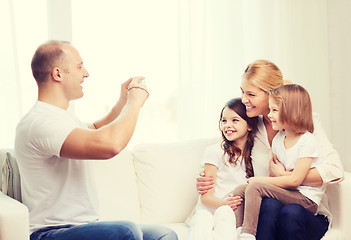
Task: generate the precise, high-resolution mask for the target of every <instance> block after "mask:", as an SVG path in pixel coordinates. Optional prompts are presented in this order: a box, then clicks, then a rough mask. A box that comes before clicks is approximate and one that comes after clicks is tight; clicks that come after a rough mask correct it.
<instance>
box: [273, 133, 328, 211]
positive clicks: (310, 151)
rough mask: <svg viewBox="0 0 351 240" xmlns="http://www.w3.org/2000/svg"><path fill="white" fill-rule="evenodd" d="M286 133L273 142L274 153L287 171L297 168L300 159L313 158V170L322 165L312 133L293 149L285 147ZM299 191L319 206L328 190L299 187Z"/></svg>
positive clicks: (303, 136) (302, 138) (304, 136)
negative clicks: (319, 164)
mask: <svg viewBox="0 0 351 240" xmlns="http://www.w3.org/2000/svg"><path fill="white" fill-rule="evenodd" d="M285 136H286V135H285V132H284V131H279V132H278V133H277V135H276V136H275V137H274V139H273V141H272V152H273V153H274V154H275V155H276V156H277V158H278V160H279V161H280V162H281V163H282V164H284V166H285V169H286V170H287V171H291V170H293V169H294V168H295V166H296V162H297V160H298V159H301V158H307V157H312V158H313V160H312V163H311V168H314V167H316V166H317V164H318V163H320V161H321V158H320V148H319V145H318V143H317V141H316V138H315V136H313V135H312V133H310V132H306V133H304V134H303V135H301V137H300V139H299V140H298V142H297V143H296V144H295V145H294V146H292V147H291V148H286V147H285V145H284V139H285ZM297 190H298V191H299V192H300V193H302V194H303V195H305V196H306V197H308V198H309V199H311V200H312V201H314V202H315V203H316V204H317V205H319V203H320V201H321V199H322V196H323V193H324V192H325V190H326V186H325V185H322V186H321V187H310V186H303V185H301V186H299V187H297Z"/></svg>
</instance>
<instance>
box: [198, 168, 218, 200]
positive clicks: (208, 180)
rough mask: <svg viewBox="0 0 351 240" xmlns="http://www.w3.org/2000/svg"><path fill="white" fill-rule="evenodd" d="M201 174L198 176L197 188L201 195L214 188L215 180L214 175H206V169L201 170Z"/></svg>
mask: <svg viewBox="0 0 351 240" xmlns="http://www.w3.org/2000/svg"><path fill="white" fill-rule="evenodd" d="M199 175H200V176H199V177H198V178H196V189H197V192H198V193H199V194H200V195H204V194H205V193H207V191H208V190H210V189H211V188H213V186H214V181H213V178H212V177H206V176H205V172H204V171H202V172H200V174H199Z"/></svg>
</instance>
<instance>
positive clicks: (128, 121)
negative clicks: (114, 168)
mask: <svg viewBox="0 0 351 240" xmlns="http://www.w3.org/2000/svg"><path fill="white" fill-rule="evenodd" d="M141 79H143V78H135V79H134V80H133V81H132V82H131V83H130V86H131V85H132V86H136V87H137V88H130V90H129V91H128V90H127V101H126V104H125V106H124V108H123V110H122V111H120V113H119V114H118V116H116V117H115V119H113V117H114V115H115V114H116V113H117V112H118V107H117V108H116V109H115V112H114V113H111V114H109V115H108V116H107V117H106V118H104V119H103V120H101V121H98V122H97V129H96V130H89V129H79V128H76V129H74V130H73V131H72V132H71V133H70V134H69V135H68V136H67V138H66V140H65V141H64V143H63V145H62V148H61V152H60V156H61V157H65V158H72V159H109V158H111V157H113V156H115V155H117V154H118V153H119V152H120V151H122V150H123V149H124V148H125V147H126V146H127V144H128V142H129V140H130V138H131V137H132V135H133V132H134V129H135V126H136V122H137V119H138V116H139V112H140V109H141V107H142V106H143V104H144V102H145V100H146V99H147V97H148V95H149V94H148V92H147V90H146V89H145V86H143V85H140V84H138V81H139V80H141ZM104 124H105V125H104Z"/></svg>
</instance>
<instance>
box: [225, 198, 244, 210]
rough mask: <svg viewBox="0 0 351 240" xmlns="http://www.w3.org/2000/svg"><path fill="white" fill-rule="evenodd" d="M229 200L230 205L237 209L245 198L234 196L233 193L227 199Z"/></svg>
mask: <svg viewBox="0 0 351 240" xmlns="http://www.w3.org/2000/svg"><path fill="white" fill-rule="evenodd" d="M225 200H226V201H227V202H228V206H229V207H230V208H231V209H232V210H233V211H234V210H235V209H237V208H238V206H239V205H240V204H241V202H242V201H243V199H242V198H241V197H239V196H234V195H233V194H230V195H229V196H228V197H227V198H226V199H225Z"/></svg>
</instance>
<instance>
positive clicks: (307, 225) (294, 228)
mask: <svg viewBox="0 0 351 240" xmlns="http://www.w3.org/2000/svg"><path fill="white" fill-rule="evenodd" d="M328 226H329V222H328V219H327V218H326V217H325V216H323V215H319V214H317V215H313V214H312V213H311V212H309V211H307V210H306V209H305V208H304V207H302V206H301V205H299V204H287V205H283V204H282V203H281V202H280V201H279V200H277V199H273V198H264V199H263V201H262V204H261V208H260V215H259V220H258V226H257V235H256V239H257V240H306V239H308V240H319V239H321V238H322V237H323V235H324V234H325V233H326V231H327V230H328Z"/></svg>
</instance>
